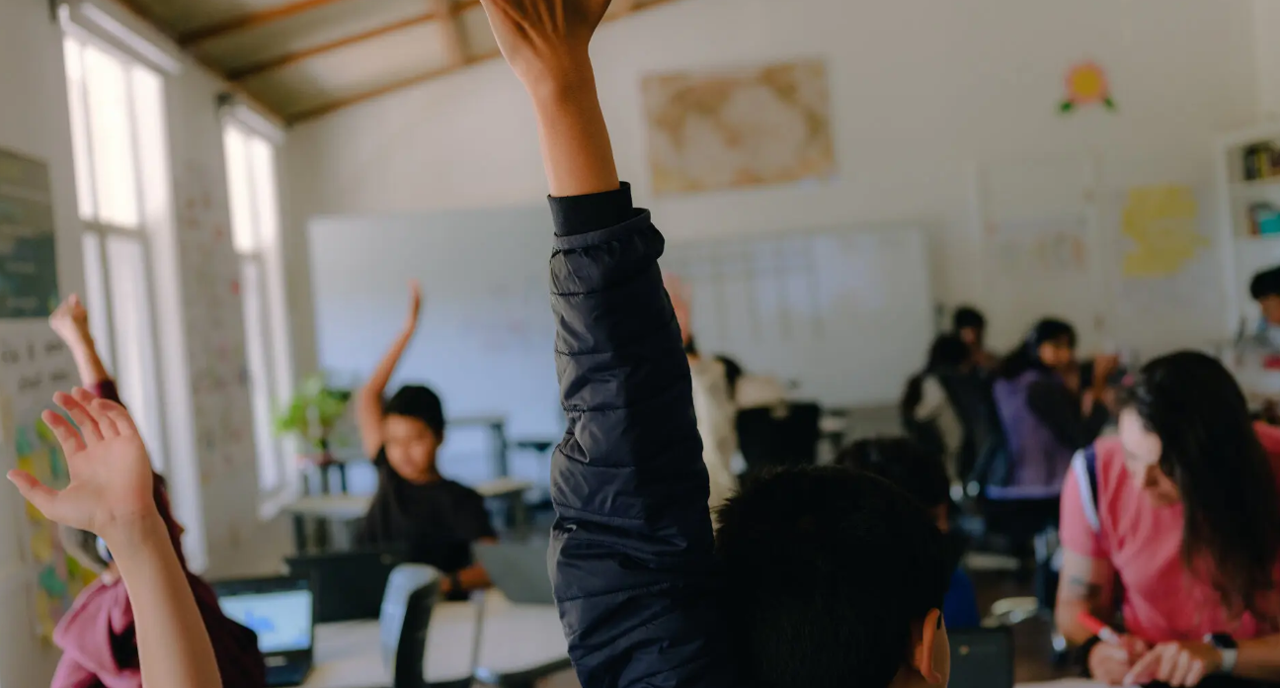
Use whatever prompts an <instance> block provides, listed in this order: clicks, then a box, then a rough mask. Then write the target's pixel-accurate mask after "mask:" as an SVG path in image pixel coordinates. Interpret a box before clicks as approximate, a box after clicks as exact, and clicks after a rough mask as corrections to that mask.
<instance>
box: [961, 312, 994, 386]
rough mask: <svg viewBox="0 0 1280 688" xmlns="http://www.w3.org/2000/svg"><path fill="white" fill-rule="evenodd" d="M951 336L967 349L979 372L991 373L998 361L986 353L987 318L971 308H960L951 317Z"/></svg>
mask: <svg viewBox="0 0 1280 688" xmlns="http://www.w3.org/2000/svg"><path fill="white" fill-rule="evenodd" d="M951 334H953V335H955V336H957V337H959V338H960V340H961V341H963V342H964V343H965V345H966V346H968V347H969V353H970V356H971V357H972V359H973V362H974V364H975V365H977V366H978V369H979V370H984V371H991V370H994V369H995V367H996V366H997V365H999V364H1000V359H999V358H998V357H997V356H996V355H995V354H993V353H991V352H990V351H987V346H986V344H987V317H986V316H985V315H983V314H982V311H980V310H978V309H976V308H974V307H973V306H961V307H959V308H957V309H956V312H955V313H954V314H952V316H951Z"/></svg>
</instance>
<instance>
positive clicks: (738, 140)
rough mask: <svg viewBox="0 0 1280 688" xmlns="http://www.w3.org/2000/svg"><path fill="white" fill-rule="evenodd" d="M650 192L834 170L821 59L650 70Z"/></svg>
mask: <svg viewBox="0 0 1280 688" xmlns="http://www.w3.org/2000/svg"><path fill="white" fill-rule="evenodd" d="M643 92H644V104H645V113H646V117H647V120H648V129H649V165H650V168H651V172H652V176H653V188H654V193H656V194H659V195H662V194H675V193H690V192H698V191H710V190H715V189H730V188H737V187H744V186H756V185H761V184H784V183H790V182H799V181H805V180H813V179H826V178H829V177H831V176H832V175H833V174H835V169H836V161H835V144H834V140H833V136H832V132H831V95H830V90H829V87H828V84H827V68H826V64H825V63H824V62H822V61H821V60H807V61H799V62H789V63H782V64H776V65H770V66H766V67H758V68H754V69H738V70H730V71H717V72H698V73H676V74H657V75H652V76H648V77H646V78H645V79H644V83H643Z"/></svg>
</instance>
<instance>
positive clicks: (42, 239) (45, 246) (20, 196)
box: [0, 150, 58, 318]
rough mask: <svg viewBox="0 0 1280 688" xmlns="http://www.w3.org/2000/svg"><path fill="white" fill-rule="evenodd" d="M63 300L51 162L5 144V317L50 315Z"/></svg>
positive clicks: (1, 252) (1, 275) (0, 253)
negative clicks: (11, 149)
mask: <svg viewBox="0 0 1280 688" xmlns="http://www.w3.org/2000/svg"><path fill="white" fill-rule="evenodd" d="M57 306H58V263H57V252H56V251H55V250H54V236H53V199H52V193H51V185H50V182H49V168H48V166H47V165H45V164H44V163H42V162H39V161H36V160H31V159H30V158H24V157H22V156H20V155H16V154H14V153H9V152H6V151H3V150H0V318H44V317H47V316H48V315H49V314H50V313H52V312H53V309H54V308H56V307H57Z"/></svg>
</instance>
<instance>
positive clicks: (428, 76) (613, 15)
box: [286, 0, 676, 125]
mask: <svg viewBox="0 0 1280 688" xmlns="http://www.w3.org/2000/svg"><path fill="white" fill-rule="evenodd" d="M675 1H676V0H650V2H647V3H645V4H642V5H641V4H637V3H636V2H635V0H615V2H624V3H627V4H629V5H630V6H629V7H627V8H625V9H626V10H627V11H626V12H610V13H609V15H608V16H606V17H605V21H607V22H608V21H614V20H616V19H621V18H623V17H625V16H630V15H633V14H639V13H640V12H643V11H645V10H650V9H653V8H655V7H661V6H662V5H666V4H669V3H672V2H675ZM478 4H480V3H479V0H467V1H466V2H463V3H460V4H459V6H458V8H455V10H454V11H455V13H460V12H461V11H462V8H463V7H471V6H475V5H478ZM500 56H501V54H500V53H499V52H498V51H496V50H495V51H491V52H489V53H486V54H484V55H475V56H472V57H470V58H467V59H465V60H464V61H463V63H462V64H459V65H449V66H445V67H441V68H437V69H433V70H431V71H429V72H424V73H422V74H418V75H415V76H412V77H409V78H407V79H401V80H399V81H396V82H393V83H390V84H386V85H383V86H379V87H378V88H375V89H370V90H368V91H364V92H362V93H357V94H354V95H350V96H347V97H345V98H340V99H337V100H334V101H330V102H328V103H322V104H320V105H317V106H315V107H311V108H307V109H305V110H302V111H299V112H295V113H291V114H289V115H287V116H286V120H287V121H288V122H289V124H291V125H292V124H297V123H299V122H305V121H306V120H309V119H315V118H317V117H323V116H324V115H328V114H332V113H334V112H337V111H338V110H343V109H346V108H349V107H351V106H353V105H358V104H360V103H364V102H367V101H370V100H373V99H375V98H380V97H382V96H385V95H387V94H389V93H394V92H396V91H399V90H402V89H406V88H409V87H410V86H416V85H418V84H421V83H424V82H427V81H431V80H433V79H439V78H440V77H443V76H446V75H448V74H452V73H454V72H457V71H459V70H462V69H466V68H467V67H470V66H471V65H474V64H478V63H480V62H486V61H488V60H492V59H493V58H496V57H500Z"/></svg>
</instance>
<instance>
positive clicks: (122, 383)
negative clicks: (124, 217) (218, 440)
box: [62, 22, 171, 473]
mask: <svg viewBox="0 0 1280 688" xmlns="http://www.w3.org/2000/svg"><path fill="white" fill-rule="evenodd" d="M62 38H63V42H64V50H63V55H64V59H67V60H70V54H69V53H70V51H69V50H67V49H66V44H67V43H70V42H74V43H75V44H76V48H77V53H78V57H79V59H80V63H79V66H78V69H79V79H78V83H73V81H72V80H71V79H70V78H69V77H70V72H69V65H68V67H66V68H65V69H67V71H68V79H67V89H68V100H69V103H68V105H69V109H71V110H72V114H71V134H72V138H73V140H74V139H76V138H77V137H82V140H80V141H73V148H74V149H75V153H76V155H75V156H73V157H75V158H76V160H75V165H76V175H75V176H76V187H77V193H78V195H80V196H81V199H80V201H79V202H78V203H77V213H76V214H77V218H78V219H79V220H80V225H81V231H82V241H81V249H82V258H83V261H84V264H85V268H86V285H85V287H86V292H87V293H86V294H85V300H86V302H87V304H88V306H89V309H90V313H91V323H90V331H91V332H92V333H93V335H94V340H95V344H96V345H97V347H98V353H99V356H100V358H102V360H103V363H104V364H105V366H106V367H107V370H108V371H109V373H110V374H111V375H113V376H114V377H115V379H116V383H117V385H118V387H119V389H120V390H121V396H122V397H123V398H124V399H125V400H126V401H128V402H129V403H130V404H131V406H132V407H133V414H134V415H135V416H136V417H137V418H138V420H139V421H141V422H140V423H139V425H140V426H141V427H140V428H139V429H140V430H142V431H143V432H144V439H145V440H146V441H147V443H148V445H149V446H156V447H166V448H167V447H170V446H171V444H170V439H171V438H170V435H169V427H168V426H169V423H168V419H167V418H166V414H165V413H164V409H165V407H166V399H165V385H164V384H163V381H162V380H161V379H160V376H161V370H162V367H161V365H160V362H159V353H160V351H161V349H160V346H159V344H160V337H159V331H158V327H157V308H156V306H157V303H156V298H155V279H154V276H155V270H154V262H153V259H152V256H153V247H152V243H153V237H152V234H153V232H154V230H155V228H153V227H152V226H151V223H149V222H148V218H147V213H146V208H147V207H148V198H147V196H146V194H147V188H146V187H147V184H146V178H145V177H146V172H145V171H144V170H143V161H144V160H145V158H146V154H145V153H144V151H143V149H142V145H143V144H142V135H141V132H142V126H141V118H140V116H139V114H138V111H137V101H138V96H137V93H136V91H135V88H136V79H137V78H138V77H137V74H135V70H141V71H144V72H146V73H148V74H149V75H150V76H152V77H154V78H156V79H158V80H159V82H160V84H161V88H162V89H163V75H162V74H161V73H160V72H158V71H157V70H156V69H155V68H154V67H153V66H152V65H150V64H149V63H147V62H146V61H143V60H141V59H138V58H137V57H134V56H132V55H130V54H128V53H127V52H125V51H123V50H120V49H119V48H117V47H116V46H115V45H113V44H112V43H111V42H110V41H108V40H103V39H101V38H99V37H97V36H96V35H94V34H93V33H92V32H90V31H88V30H86V29H83V28H81V27H79V26H78V25H76V24H74V23H71V22H64V24H63V36H62ZM89 49H92V50H96V51H98V52H100V53H102V54H103V55H105V56H106V57H108V58H110V59H112V60H114V61H116V62H117V63H118V64H119V65H120V67H121V68H122V70H123V72H124V77H125V78H124V83H123V88H124V90H123V93H122V96H123V100H124V104H125V111H124V114H125V118H126V124H127V126H128V128H129V152H128V154H129V157H130V158H131V163H132V170H131V172H132V176H133V180H132V181H133V195H134V199H133V203H134V211H133V212H134V215H135V216H136V219H137V224H136V226H134V227H129V226H125V225H122V224H116V223H111V222H105V221H103V220H102V219H101V216H102V204H101V202H100V201H101V190H100V189H99V185H98V182H99V172H100V170H98V169H97V164H98V158H97V155H96V152H95V150H94V147H95V146H94V141H95V136H94V131H93V128H94V127H93V112H94V106H93V102H92V99H91V96H90V85H89V74H88V70H87V69H86V61H85V56H86V53H87V51H88V50H89ZM73 88H74V89H76V90H77V91H78V102H77V100H75V99H73V98H72V97H71V89H73ZM161 95H162V96H163V91H162V92H161ZM77 109H78V110H79V112H76V110H77ZM164 114H165V116H166V117H167V113H164ZM77 125H80V126H77ZM81 127H83V128H82V129H81ZM81 155H83V157H81ZM85 196H87V197H88V198H87V199H86V198H84V197H85ZM86 210H87V211H88V212H91V213H92V216H86ZM113 241H117V242H128V243H130V244H133V245H134V246H135V247H136V248H137V250H138V252H139V254H140V256H141V259H140V263H141V270H142V273H143V274H142V275H139V276H135V277H136V278H139V279H141V280H143V285H142V289H141V290H140V291H141V292H142V295H143V297H144V300H143V302H142V303H141V306H140V307H141V308H142V309H144V311H145V313H144V314H143V316H142V317H143V318H144V319H145V320H146V323H145V325H144V326H142V327H141V328H139V329H140V331H139V332H135V333H130V334H131V335H136V336H141V337H142V338H144V341H142V342H139V343H138V344H137V346H140V347H142V348H143V349H144V350H145V351H144V352H143V353H141V354H137V356H136V357H135V358H137V359H139V360H143V359H145V360H147V363H146V364H144V365H145V369H144V370H142V371H134V372H135V373H141V374H140V375H135V377H137V379H130V380H125V379H123V378H122V377H121V373H122V372H125V371H123V370H122V368H121V365H122V364H123V361H122V357H123V352H124V350H125V347H122V346H121V339H120V336H121V333H120V332H119V331H118V327H117V321H118V320H120V319H121V317H120V310H121V308H123V307H124V306H123V305H122V304H118V303H116V300H115V299H114V298H113V291H114V290H115V282H114V280H115V279H120V278H121V277H120V276H117V275H114V274H113V273H114V270H115V269H119V268H120V266H118V265H117V266H116V267H115V268H114V269H113V267H112V265H111V263H112V261H111V259H110V258H109V254H110V252H111V250H112V249H111V243H112V242H113ZM91 244H92V247H91ZM91 260H92V261H93V265H94V268H93V270H90V269H89V261H91ZM91 276H92V278H93V279H92V282H93V283H92V284H90V283H88V282H89V281H90V278H91ZM124 279H128V278H127V277H125V278H124ZM89 290H92V291H93V292H96V293H92V294H91V293H88V292H89ZM92 321H96V322H92ZM135 353H137V352H136V349H135ZM126 390H127V391H126ZM129 391H132V392H137V393H138V394H129V393H128V392H129ZM167 456H168V452H151V457H152V459H151V460H152V466H153V467H154V468H155V470H156V471H158V472H161V473H164V472H167V470H168V469H169V468H170V466H169V465H168V463H167V462H166V460H165V458H166V457H167Z"/></svg>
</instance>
